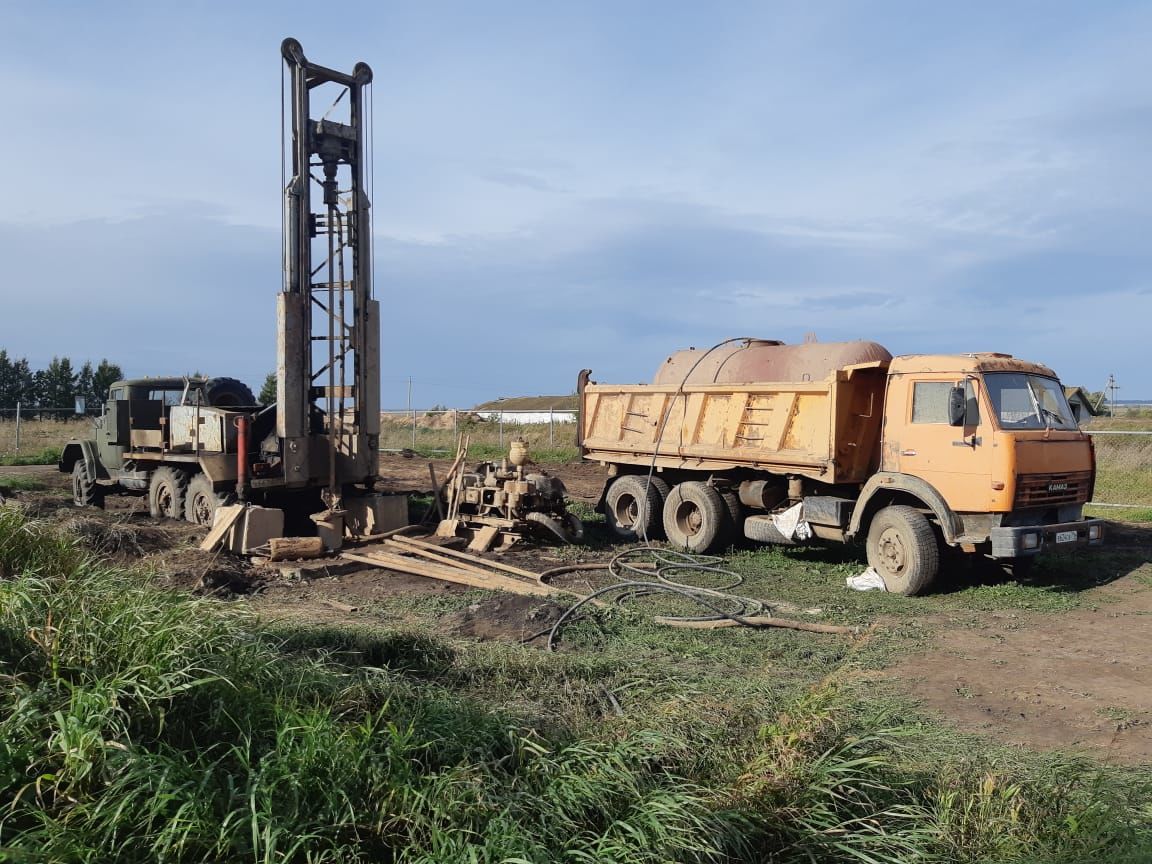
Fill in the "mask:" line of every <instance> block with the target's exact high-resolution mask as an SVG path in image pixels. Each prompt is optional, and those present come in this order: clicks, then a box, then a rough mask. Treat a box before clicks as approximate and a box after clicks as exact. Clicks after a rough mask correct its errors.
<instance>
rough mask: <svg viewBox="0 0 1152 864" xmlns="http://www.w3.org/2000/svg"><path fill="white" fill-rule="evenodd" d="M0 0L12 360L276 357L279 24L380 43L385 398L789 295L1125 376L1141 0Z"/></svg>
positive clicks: (372, 47)
mask: <svg viewBox="0 0 1152 864" xmlns="http://www.w3.org/2000/svg"><path fill="white" fill-rule="evenodd" d="M310 8H323V9H324V10H325V12H324V14H323V15H317V14H315V13H314V12H311V11H310ZM0 10H2V11H0V73H2V76H3V78H2V80H4V82H5V87H4V88H3V92H2V93H0V109H2V111H3V115H4V118H5V123H4V129H5V134H3V135H0V157H2V159H3V164H4V165H5V166H6V169H7V170H6V172H5V177H6V179H5V183H4V188H5V194H4V195H3V196H2V197H0V260H3V261H4V262H5V263H4V271H3V276H2V277H0V286H3V287H2V288H0V291H2V295H0V296H2V298H3V307H2V310H0V347H4V348H7V349H8V351H9V352H10V353H14V354H16V355H17V356H22V355H26V356H28V358H29V360H30V361H31V362H32V363H33V364H34V365H36V364H43V363H46V362H47V360H48V359H50V358H51V356H52V355H53V354H57V353H59V354H68V355H70V356H72V357H73V358H74V359H75V360H83V359H85V358H92V359H93V360H96V359H99V358H100V357H104V356H107V357H109V358H111V359H113V360H116V361H118V362H120V363H121V365H123V366H124V368H125V370H126V371H127V372H128V373H129V374H141V375H142V374H165V373H179V372H186V371H192V370H194V369H198V370H201V371H204V372H208V373H213V374H231V375H236V376H238V377H241V378H245V379H246V380H248V381H250V382H251V383H253V384H258V383H259V381H260V380H261V379H262V378H263V375H264V374H265V372H266V371H267V370H269V369H271V368H272V366H273V364H274V346H275V334H274V331H273V325H274V316H273V310H274V303H275V294H276V292H277V291H278V290H279V286H280V263H279V243H280V241H279V227H278V226H279V218H280V202H279V184H280V162H279V160H280V144H279V110H280V106H279V99H280V60H279V45H280V40H281V39H282V38H283V37H284V36H288V35H292V36H295V37H296V38H298V39H299V40H300V41H301V42H302V43H303V45H304V48H305V51H306V52H307V54H308V56H309V57H310V58H311V59H313V60H315V61H317V62H320V63H323V64H325V65H329V66H333V67H336V68H341V69H350V68H351V67H352V65H353V64H354V63H355V62H356V61H358V60H364V61H366V62H368V63H369V64H370V65H371V66H372V67H373V69H374V70H375V76H376V77H375V82H376V83H375V87H374V90H375V95H374V104H375V111H376V124H375V134H376V146H375V152H374V157H375V174H376V177H375V199H374V205H375V207H374V209H375V229H376V233H377V261H376V290H377V295H378V297H379V298H380V299H381V300H382V301H383V304H384V307H385V310H386V313H385V314H386V321H385V327H386V330H385V336H384V340H383V347H384V360H383V369H384V372H383V377H384V394H383V398H384V403H385V404H386V405H389V406H398V405H403V404H404V401H405V398H406V390H407V379H408V377H409V376H411V377H412V378H413V380H414V392H415V401H416V402H417V403H418V404H419V405H420V406H430V405H432V404H435V403H440V404H448V405H460V406H466V405H470V404H473V403H475V402H478V401H480V400H483V399H488V398H493V397H497V396H504V395H520V394H536V393H566V392H570V391H571V390H572V388H573V386H574V383H575V379H576V374H577V372H578V371H579V369H581V368H582V367H585V366H587V367H590V368H592V369H593V370H594V372H593V377H594V378H596V379H598V380H601V381H626V382H632V381H640V380H645V379H647V378H649V377H650V376H651V374H652V372H653V371H654V370H655V368H656V366H657V365H658V364H659V363H660V361H661V360H662V359H663V358H664V356H666V355H667V353H668V352H670V351H672V350H674V349H676V348H681V347H685V346H688V345H697V346H705V345H710V344H712V343H714V342H717V341H719V340H721V339H723V338H726V337H730V336H740V335H749V336H761V337H766V338H778V339H784V340H786V341H790V342H792V341H800V340H801V339H803V337H804V334H805V333H808V332H815V333H816V334H817V336H818V337H819V338H820V339H821V340H824V341H832V340H838V339H851V338H870V339H876V340H877V341H880V342H882V343H883V344H885V345H886V346H887V347H888V348H889V349H890V350H891V351H892V352H893V353H916V352H936V351H940V352H950V351H975V350H997V351H1006V352H1010V353H1013V354H1017V355H1019V356H1024V357H1028V358H1029V359H1034V360H1039V361H1041V362H1045V363H1047V364H1049V365H1051V366H1053V367H1054V368H1055V369H1056V370H1057V372H1059V373H1060V375H1061V376H1062V377H1063V378H1064V379H1065V381H1066V383H1073V384H1082V385H1085V386H1087V387H1088V388H1089V389H1100V388H1101V387H1102V386H1103V385H1104V383H1105V381H1106V380H1107V377H1108V375H1109V373H1115V375H1116V376H1117V379H1118V381H1119V383H1120V385H1121V388H1122V389H1121V390H1120V392H1119V393H1118V396H1119V397H1121V398H1138V397H1143V398H1152V362H1150V361H1152V350H1149V348H1148V344H1149V336H1150V335H1152V334H1150V331H1152V323H1150V322H1152V242H1150V238H1152V231H1150V228H1152V195H1150V194H1149V189H1150V187H1152V51H1149V50H1148V46H1149V45H1150V44H1152V4H1149V3H1094V4H1087V3H1057V2H1020V3H991V2H988V3H970V4H942V3H931V4H928V3H916V2H908V3H875V4H863V3H822V4H811V3H768V2H761V3H747V4H743V3H737V2H730V3H725V4H698V3H668V2H663V3H656V2H651V3H645V2H628V3H607V2H604V3H595V2H582V3H578V4H577V3H571V4H564V5H562V4H545V3H529V2H515V3H513V2H486V3H483V4H479V3H437V2H422V3H403V4H402V3H384V2H379V3H362V4H357V3H346V4H343V5H341V6H339V7H337V6H328V7H316V6H313V7H309V6H307V5H305V4H293V3H275V4H271V3H248V4H239V3H231V4H226V3H196V2H187V3H181V4H175V3H172V4H168V3H157V2H151V3H115V2H111V3H103V4H93V3H79V2H76V3H63V2H51V0H43V2H39V3H35V4H33V3H17V2H11V0H4V2H3V3H2V5H0ZM338 10H339V11H338ZM344 10H347V11H344ZM345 22H346V23H345Z"/></svg>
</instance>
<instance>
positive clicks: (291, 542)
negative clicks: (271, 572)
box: [268, 537, 324, 561]
mask: <svg viewBox="0 0 1152 864" xmlns="http://www.w3.org/2000/svg"><path fill="white" fill-rule="evenodd" d="M323 554H324V541H323V540H321V539H320V538H319V537H273V538H272V539H271V540H269V541H268V560H270V561H289V560H293V559H296V558H319V557H320V556H322V555H323Z"/></svg>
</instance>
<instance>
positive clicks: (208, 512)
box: [192, 495, 212, 525]
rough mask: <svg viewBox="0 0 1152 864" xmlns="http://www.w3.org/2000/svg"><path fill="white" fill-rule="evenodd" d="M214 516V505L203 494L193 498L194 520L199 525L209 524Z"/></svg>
mask: <svg viewBox="0 0 1152 864" xmlns="http://www.w3.org/2000/svg"><path fill="white" fill-rule="evenodd" d="M211 516H212V507H211V506H210V505H209V503H208V499H207V498H205V497H204V496H203V495H197V496H196V497H195V498H193V499H192V521H194V522H195V523H196V524H197V525H207V524H208V521H209V519H210V518H211Z"/></svg>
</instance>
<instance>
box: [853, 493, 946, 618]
mask: <svg viewBox="0 0 1152 864" xmlns="http://www.w3.org/2000/svg"><path fill="white" fill-rule="evenodd" d="M867 550H868V563H869V564H870V565H871V567H872V569H873V570H875V571H876V572H877V573H879V574H880V578H881V579H883V580H884V587H885V588H887V589H888V590H889V591H891V592H892V593H893V594H904V595H905V596H909V597H910V596H912V595H914V594H920V593H921V592H923V591H924V589H925V588H927V587H928V586H929V585H930V584H932V580H933V579H935V578H936V573H937V571H938V570H939V569H940V546H939V544H938V543H937V542H936V533H935V532H934V531H933V530H932V526H931V524H929V522H928V519H927V518H926V517H925V516H924V514H923V513H921V512H920V511H919V510H916V509H915V508H913V507H907V506H905V505H902V504H897V505H893V506H891V507H885V508H884V509H883V510H881V511H880V512H879V513H877V514H876V516H875V517H874V518H873V519H872V526H871V527H870V528H869V529H868V543H867Z"/></svg>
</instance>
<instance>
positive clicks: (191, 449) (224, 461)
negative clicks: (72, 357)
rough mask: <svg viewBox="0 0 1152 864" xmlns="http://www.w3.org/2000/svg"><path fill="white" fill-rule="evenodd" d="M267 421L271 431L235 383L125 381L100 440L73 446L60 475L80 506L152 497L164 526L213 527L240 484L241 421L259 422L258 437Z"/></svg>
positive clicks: (99, 423) (113, 393)
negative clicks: (174, 522)
mask: <svg viewBox="0 0 1152 864" xmlns="http://www.w3.org/2000/svg"><path fill="white" fill-rule="evenodd" d="M253 411H255V412H256V413H255V414H253ZM262 416H265V417H266V418H267V420H266V424H267V426H268V430H269V431H270V430H271V429H272V427H273V425H274V423H275V417H274V412H273V411H271V410H268V409H265V411H264V412H263V413H262V412H261V411H260V410H259V409H258V408H257V406H256V399H255V397H254V396H253V395H252V391H251V390H250V389H249V388H248V386H247V385H246V384H243V383H242V382H240V381H237V380H236V379H235V378H194V377H182V378H136V379H133V380H129V381H117V382H116V383H114V384H113V385H112V386H111V387H110V388H109V391H108V400H107V402H106V403H105V405H104V407H103V410H102V412H101V415H100V417H98V418H96V421H95V424H96V430H95V436H94V437H93V438H83V439H82V438H74V439H72V440H71V441H69V442H68V443H67V445H65V447H64V451H63V453H62V454H61V456H60V462H59V464H58V467H59V469H60V471H62V472H64V473H71V475H72V499H73V501H74V502H75V503H76V504H77V505H78V506H81V507H103V506H104V497H105V496H106V495H110V494H135V495H144V494H146V495H147V496H148V509H149V511H150V512H151V514H152V516H154V517H156V518H170V519H187V520H188V521H189V522H194V523H196V524H198V525H210V524H212V519H213V516H214V514H215V512H216V508H217V507H218V506H220V505H221V504H223V503H226V502H227V500H228V498H229V496H230V495H231V494H232V492H233V489H234V487H235V484H236V469H235V462H236V455H235V454H236V449H237V446H238V443H237V426H236V424H235V423H234V419H235V418H237V417H248V418H251V422H252V423H253V426H254V428H253V431H254V432H257V433H258V432H259V431H262V430H260V429H259V428H257V427H259V426H261V425H262V424H261V417H262ZM253 440H259V439H257V438H255V437H254V438H253ZM230 454H231V455H230Z"/></svg>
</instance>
